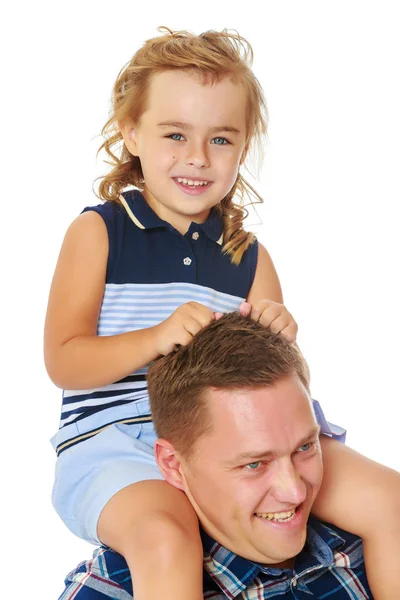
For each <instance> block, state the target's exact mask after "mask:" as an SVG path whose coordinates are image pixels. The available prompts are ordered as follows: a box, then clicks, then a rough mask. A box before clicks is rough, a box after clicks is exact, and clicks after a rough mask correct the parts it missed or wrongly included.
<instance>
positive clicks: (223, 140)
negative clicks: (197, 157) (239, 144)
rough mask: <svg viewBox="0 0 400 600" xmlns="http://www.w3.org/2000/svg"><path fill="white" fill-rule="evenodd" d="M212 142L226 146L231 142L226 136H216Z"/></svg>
mask: <svg viewBox="0 0 400 600" xmlns="http://www.w3.org/2000/svg"><path fill="white" fill-rule="evenodd" d="M211 143H212V144H217V146H225V145H226V144H229V143H230V142H228V140H227V139H226V138H223V137H216V138H214V139H212V140H211Z"/></svg>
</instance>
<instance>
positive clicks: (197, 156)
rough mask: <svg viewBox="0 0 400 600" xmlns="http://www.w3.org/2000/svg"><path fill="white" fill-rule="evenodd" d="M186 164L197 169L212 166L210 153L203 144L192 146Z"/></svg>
mask: <svg viewBox="0 0 400 600" xmlns="http://www.w3.org/2000/svg"><path fill="white" fill-rule="evenodd" d="M186 164H187V165H192V166H193V167H195V168H196V169H205V168H206V167H209V166H210V162H209V158H208V155H207V153H206V151H205V149H204V148H202V147H201V146H191V147H190V148H189V152H188V155H187V157H186Z"/></svg>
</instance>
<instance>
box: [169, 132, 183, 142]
mask: <svg viewBox="0 0 400 600" xmlns="http://www.w3.org/2000/svg"><path fill="white" fill-rule="evenodd" d="M167 137H169V138H170V139H171V140H176V141H177V142H180V141H181V139H182V140H183V139H184V138H183V135H182V134H181V133H171V135H167Z"/></svg>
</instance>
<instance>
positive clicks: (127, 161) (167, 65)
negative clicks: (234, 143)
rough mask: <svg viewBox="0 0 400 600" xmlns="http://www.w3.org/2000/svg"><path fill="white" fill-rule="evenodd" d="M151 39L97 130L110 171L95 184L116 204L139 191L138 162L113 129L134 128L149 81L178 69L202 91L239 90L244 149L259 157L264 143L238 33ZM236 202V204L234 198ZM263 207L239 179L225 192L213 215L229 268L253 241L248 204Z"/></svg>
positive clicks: (258, 101) (256, 89) (247, 56)
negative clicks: (214, 87) (230, 85)
mask: <svg viewBox="0 0 400 600" xmlns="http://www.w3.org/2000/svg"><path fill="white" fill-rule="evenodd" d="M159 31H160V32H161V33H163V32H165V33H164V35H161V36H159V37H156V38H152V39H150V40H147V42H145V44H144V45H143V46H142V47H141V48H140V49H139V50H138V51H137V52H136V54H135V55H134V56H133V58H132V60H131V61H130V62H129V63H128V64H127V65H125V67H124V68H123V69H122V70H121V72H120V73H119V75H118V78H117V80H116V82H115V85H114V90H113V98H112V111H111V117H110V119H109V120H108V121H107V123H106V124H105V125H104V127H103V129H102V135H103V137H104V139H105V141H104V142H103V144H102V145H101V146H100V148H99V152H100V151H101V150H102V149H104V150H105V152H106V153H107V155H108V157H109V159H111V160H109V161H108V162H109V164H111V165H112V167H113V168H112V169H111V171H110V172H109V173H108V174H107V175H105V176H104V177H103V178H102V181H101V182H100V184H99V197H100V198H102V199H103V200H110V201H115V202H119V196H120V194H121V192H122V191H123V189H124V188H126V187H127V186H132V185H133V186H135V187H139V188H140V187H141V186H143V183H144V181H143V172H142V168H141V164H140V159H139V158H138V157H136V156H132V154H131V153H130V152H129V150H128V149H127V148H126V146H125V144H124V141H123V138H122V134H121V132H120V130H119V127H118V123H124V122H127V121H131V122H133V123H135V122H137V121H138V119H139V118H140V116H141V115H142V114H143V112H144V111H145V106H146V101H147V94H148V89H149V82H150V78H151V76H152V75H154V74H155V73H160V72H163V71H167V70H175V69H180V70H184V71H187V72H189V73H193V74H196V75H198V76H199V77H200V80H201V83H202V84H203V85H210V84H213V83H214V82H216V81H219V80H221V79H222V78H223V77H225V76H229V77H231V78H232V79H233V80H234V81H238V82H239V83H241V84H242V85H244V87H245V89H246V92H247V111H246V126H247V129H246V147H245V153H244V156H243V160H244V158H245V157H246V156H247V154H248V150H249V147H250V145H251V144H252V143H255V144H256V146H257V149H258V151H259V155H260V156H262V153H263V146H262V142H263V138H264V136H265V135H266V133H267V108H266V104H265V99H264V94H263V91H262V88H261V86H260V84H259V82H258V80H257V79H256V77H255V76H254V74H253V72H252V70H251V68H250V67H251V64H252V61H253V50H252V48H251V46H250V44H249V42H247V40H245V39H244V38H242V37H241V36H240V35H239V34H238V33H237V32H233V33H232V32H228V31H227V30H226V29H225V30H223V31H222V32H217V31H207V32H205V33H202V34H201V35H194V34H192V33H190V32H188V31H171V30H169V29H168V28H166V27H160V28H159ZM235 197H237V198H238V199H239V202H238V203H236V202H235V201H234V198H235ZM254 197H255V198H256V202H263V200H262V198H261V197H260V196H259V195H258V194H257V192H256V191H255V190H254V189H253V188H252V186H251V185H250V184H249V183H248V182H247V181H246V180H245V179H244V177H243V176H242V175H241V174H240V173H238V176H237V179H236V182H235V184H234V186H233V187H232V189H231V190H230V192H229V193H228V194H227V195H226V196H225V198H223V199H222V200H221V202H220V203H219V205H217V207H216V208H217V209H218V210H219V211H220V213H221V215H222V218H223V225H224V236H223V242H224V245H223V251H224V252H226V253H227V254H229V256H230V258H231V261H232V262H233V263H234V264H239V263H240V261H241V258H242V256H243V253H244V252H245V250H246V249H247V248H248V246H249V245H250V244H251V243H252V242H253V241H254V235H253V234H252V233H249V232H246V231H245V230H244V229H243V220H244V219H245V217H246V216H247V214H248V213H247V210H246V208H245V201H246V199H247V201H248V204H253V203H254Z"/></svg>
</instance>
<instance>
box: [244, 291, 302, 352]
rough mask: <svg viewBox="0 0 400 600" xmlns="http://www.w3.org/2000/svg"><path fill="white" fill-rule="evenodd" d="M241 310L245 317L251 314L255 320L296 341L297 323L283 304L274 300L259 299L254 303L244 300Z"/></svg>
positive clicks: (291, 340)
mask: <svg viewBox="0 0 400 600" xmlns="http://www.w3.org/2000/svg"><path fill="white" fill-rule="evenodd" d="M239 312H240V314H241V315H243V316H244V317H248V316H250V317H251V318H252V319H254V321H259V322H260V323H261V324H262V325H264V327H269V329H270V330H271V331H273V332H274V333H279V334H281V335H282V336H283V337H284V338H285V339H287V340H288V341H289V342H295V341H296V336H297V329H298V327H297V323H296V321H295V320H294V319H293V317H292V315H291V314H290V312H289V311H288V309H287V308H286V306H284V305H283V304H279V303H278V302H273V301H272V300H259V301H258V302H255V303H254V304H249V303H248V302H242V304H241V305H240V307H239Z"/></svg>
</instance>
